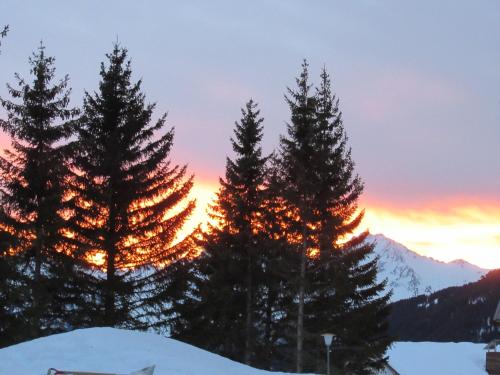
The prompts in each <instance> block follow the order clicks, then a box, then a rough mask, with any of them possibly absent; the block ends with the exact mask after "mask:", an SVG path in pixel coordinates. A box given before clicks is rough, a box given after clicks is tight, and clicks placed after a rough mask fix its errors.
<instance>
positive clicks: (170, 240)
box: [67, 44, 194, 328]
mask: <svg viewBox="0 0 500 375" xmlns="http://www.w3.org/2000/svg"><path fill="white" fill-rule="evenodd" d="M106 56H107V58H108V64H107V65H106V64H104V63H102V64H101V71H100V76H101V81H100V83H99V90H98V91H97V92H95V93H94V94H89V93H85V98H84V105H83V112H82V116H81V118H80V119H79V127H78V129H77V135H78V139H77V141H76V144H75V148H76V153H75V156H74V166H73V167H74V172H75V173H74V175H73V177H72V180H71V190H72V195H73V197H72V199H71V205H72V217H71V220H70V223H71V224H70V226H69V227H68V231H69V233H70V235H69V236H68V239H67V240H68V246H69V247H70V248H73V249H74V250H75V251H78V252H80V253H81V255H82V256H83V257H85V258H86V259H90V260H91V261H92V260H93V261H94V262H95V261H96V260H97V259H101V260H102V264H101V265H100V266H99V267H98V270H97V272H96V279H95V282H94V283H93V285H90V286H89V288H90V295H89V296H88V297H87V298H88V306H89V311H88V314H87V316H88V317H89V321H88V322H87V324H91V325H106V326H128V327H139V328H141V327H145V326H147V325H149V324H151V322H148V321H147V319H148V312H151V310H149V309H150V308H151V307H152V306H156V307H157V306H158V304H161V301H162V298H163V296H162V295H161V294H162V293H164V292H165V291H164V289H165V288H161V287H160V286H161V285H160V284H161V281H162V280H164V278H165V277H166V273H167V268H168V267H166V266H167V265H168V264H169V263H170V262H172V261H173V260H175V259H177V258H179V257H180V256H182V255H184V254H185V252H186V251H188V250H186V246H185V245H186V242H185V241H180V242H177V241H176V240H177V236H178V234H179V231H180V230H181V229H182V227H183V225H184V223H185V221H186V219H187V218H188V217H189V215H190V214H191V212H192V210H193V209H194V201H193V200H188V199H187V197H188V194H189V192H190V189H191V187H192V185H193V177H192V176H191V177H189V176H186V170H187V168H186V166H178V165H175V166H172V165H171V163H170V161H169V159H168V158H169V154H170V150H171V148H172V144H173V138H174V129H173V128H171V129H170V130H168V131H166V132H162V131H163V130H164V128H165V122H166V115H163V116H161V117H160V118H159V119H158V120H157V121H152V115H153V110H154V107H155V105H154V104H146V103H145V95H144V94H143V93H142V92H141V81H140V80H139V81H138V82H136V83H133V82H132V81H131V75H132V70H131V64H130V60H128V57H127V50H126V49H124V48H122V47H120V46H119V45H116V44H115V46H114V48H113V51H112V52H111V53H110V54H107V55H106ZM99 257H100V258H99ZM157 313H158V314H160V312H158V311H157ZM149 317H151V316H149ZM155 319H159V318H158V317H156V318H155Z"/></svg>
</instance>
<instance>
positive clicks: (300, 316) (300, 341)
mask: <svg viewBox="0 0 500 375" xmlns="http://www.w3.org/2000/svg"><path fill="white" fill-rule="evenodd" d="M302 235H303V240H302V253H301V254H300V277H299V305H298V312H297V372H299V373H300V372H302V369H303V356H304V350H303V349H304V295H305V278H306V257H307V239H306V230H305V229H304V230H303V231H302Z"/></svg>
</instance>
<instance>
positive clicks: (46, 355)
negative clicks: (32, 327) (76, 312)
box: [0, 328, 275, 375]
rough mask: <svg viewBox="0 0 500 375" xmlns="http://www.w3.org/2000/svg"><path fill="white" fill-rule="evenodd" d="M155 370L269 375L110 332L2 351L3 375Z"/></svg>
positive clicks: (149, 337)
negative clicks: (145, 368) (49, 370)
mask: <svg viewBox="0 0 500 375" xmlns="http://www.w3.org/2000/svg"><path fill="white" fill-rule="evenodd" d="M153 364H154V365H156V370H155V375H167V374H168V375H174V374H175V375H191V374H193V375H194V374H197V375H199V374H204V375H215V374H217V375H222V374H231V375H232V374H234V375H264V374H270V372H268V371H263V370H257V369H254V368H252V367H249V366H245V365H243V364H240V363H237V362H234V361H231V360H229V359H226V358H224V357H221V356H219V355H216V354H212V353H209V352H207V351H204V350H201V349H198V348H196V347H194V346H191V345H188V344H184V343H182V342H179V341H176V340H172V339H167V338H164V337H162V336H159V335H156V334H152V333H144V332H135V331H126V330H120V329H114V328H90V329H82V330H76V331H73V332H68V333H62V334H59V335H53V336H49V337H44V338H40V339H37V340H33V341H29V342H25V343H22V344H18V345H14V346H10V347H8V348H5V349H2V350H0V374H1V375H46V374H47V370H48V369H49V368H50V367H55V368H57V369H60V370H80V371H95V372H118V373H125V374H126V373H129V372H132V371H135V370H139V369H141V368H144V367H147V366H151V365H153ZM273 374H275V373H273Z"/></svg>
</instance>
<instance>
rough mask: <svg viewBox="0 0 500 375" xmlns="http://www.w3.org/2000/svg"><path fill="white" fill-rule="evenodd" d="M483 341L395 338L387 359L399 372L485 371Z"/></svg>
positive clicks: (474, 374)
mask: <svg viewBox="0 0 500 375" xmlns="http://www.w3.org/2000/svg"><path fill="white" fill-rule="evenodd" d="M483 348H484V344H472V343H468V342H459V343H452V342H450V343H448V342H446V343H441V342H439V343H438V342H398V343H396V344H395V345H394V346H393V347H392V349H390V350H389V363H390V364H391V366H392V367H394V369H395V370H397V371H398V372H399V373H400V374H402V375H422V374H426V375H486V374H487V373H486V370H485V369H484V366H485V361H486V353H485V351H484V350H483Z"/></svg>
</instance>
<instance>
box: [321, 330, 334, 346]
mask: <svg viewBox="0 0 500 375" xmlns="http://www.w3.org/2000/svg"><path fill="white" fill-rule="evenodd" d="M321 336H323V340H325V345H326V346H330V345H332V340H333V333H323V334H322V335H321Z"/></svg>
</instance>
